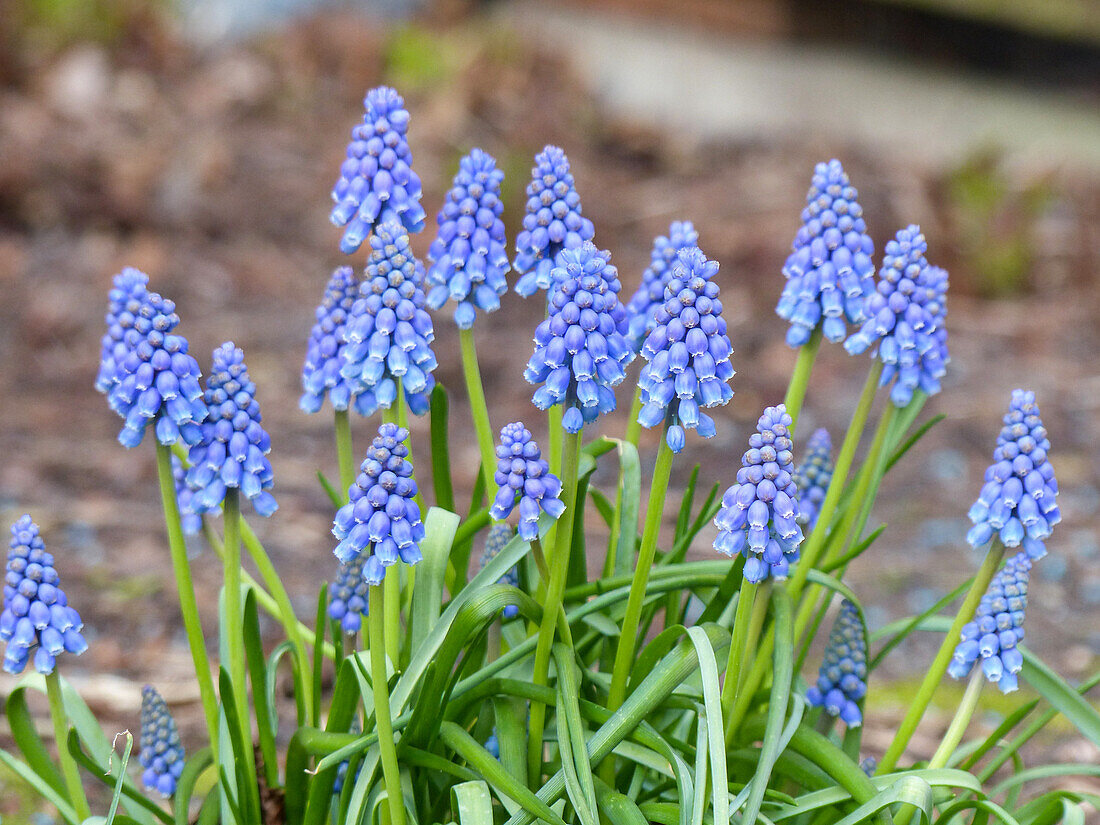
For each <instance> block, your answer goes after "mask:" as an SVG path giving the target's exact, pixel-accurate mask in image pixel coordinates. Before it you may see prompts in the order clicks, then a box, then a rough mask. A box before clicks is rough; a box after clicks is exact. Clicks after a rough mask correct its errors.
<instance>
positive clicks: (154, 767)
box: [138, 685, 185, 799]
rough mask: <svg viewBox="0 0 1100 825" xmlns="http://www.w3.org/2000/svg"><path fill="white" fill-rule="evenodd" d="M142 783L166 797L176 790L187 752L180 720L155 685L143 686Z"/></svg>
mask: <svg viewBox="0 0 1100 825" xmlns="http://www.w3.org/2000/svg"><path fill="white" fill-rule="evenodd" d="M139 746H140V747H141V753H140V754H139V755H138V761H139V762H140V763H141V767H142V768H144V771H143V772H142V774H141V783H142V784H143V785H144V786H145V787H146V789H148V790H150V791H156V792H157V793H159V794H160V795H161V796H163V797H165V798H166V799H167V798H168V797H170V796H172V794H174V793H175V792H176V785H177V784H178V783H179V779H180V775H181V774H182V773H183V765H184V762H185V755H184V752H183V744H182V743H181V742H180V735H179V731H178V730H177V729H176V720H175V719H173V718H172V714H171V713H170V712H169V710H168V705H167V703H166V702H165V701H164V699H163V698H162V697H161V695H160V694H159V693H157V689H156V688H154V687H153V686H152V685H146V686H145V687H143V688H142V689H141V741H140V743H139Z"/></svg>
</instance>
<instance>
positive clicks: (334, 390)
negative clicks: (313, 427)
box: [298, 266, 374, 415]
mask: <svg viewBox="0 0 1100 825" xmlns="http://www.w3.org/2000/svg"><path fill="white" fill-rule="evenodd" d="M358 297H359V281H358V280H357V279H356V277H355V274H354V273H353V272H352V269H351V267H350V266H341V267H339V268H338V269H336V270H335V271H334V272H333V273H332V277H331V278H330V279H329V282H328V285H327V286H326V287H325V297H324V298H322V299H321V304H320V306H318V307H317V321H316V323H314V325H313V329H312V330H311V331H310V333H309V343H308V344H307V345H306V361H305V365H304V366H303V367H302V397H301V398H300V399H299V401H298V406H299V407H300V408H301V409H302V411H303V412H307V413H315V412H319V411H320V409H321V406H322V405H323V404H324V403H325V396H326V395H327V396H328V399H329V401H331V402H332V408H333V409H334V410H347V409H349V408H351V407H352V405H353V404H354V406H355V409H356V411H357V412H359V413H360V414H362V415H370V414H371V413H372V412H374V410H372V409H369V407H368V404H367V403H365V401H366V400H365V399H362V398H361V397H360V396H359V395H357V394H356V386H357V385H356V383H355V381H353V380H350V379H348V378H345V377H344V376H343V375H342V374H341V373H340V370H341V368H342V367H343V366H344V347H345V346H346V343H345V341H344V328H345V327H346V326H347V323H348V318H349V316H350V315H351V307H352V305H353V304H354V303H355V300H356V298H358Z"/></svg>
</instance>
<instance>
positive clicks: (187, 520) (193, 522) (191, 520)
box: [172, 453, 221, 536]
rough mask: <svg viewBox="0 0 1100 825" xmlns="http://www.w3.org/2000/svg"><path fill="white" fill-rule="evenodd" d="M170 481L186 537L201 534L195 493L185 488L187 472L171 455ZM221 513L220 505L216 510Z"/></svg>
mask: <svg viewBox="0 0 1100 825" xmlns="http://www.w3.org/2000/svg"><path fill="white" fill-rule="evenodd" d="M172 481H173V482H174V483H175V485H176V503H177V504H178V506H179V511H180V526H181V527H182V528H183V533H184V535H186V536H195V535H198V534H199V533H200V532H202V516H201V515H200V513H199V511H198V510H196V509H195V491H194V490H192V489H191V488H190V487H188V486H187V470H185V469H184V468H183V464H182V463H181V462H180V460H179V459H178V458H177V457H176V455H175V454H174V453H173V454H172ZM216 509H217V511H218V512H220V511H221V505H218V507H217V508H216Z"/></svg>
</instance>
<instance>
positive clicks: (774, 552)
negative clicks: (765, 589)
mask: <svg viewBox="0 0 1100 825" xmlns="http://www.w3.org/2000/svg"><path fill="white" fill-rule="evenodd" d="M790 427H791V417H790V415H788V414H787V408H786V407H785V406H784V405H783V404H779V405H778V406H775V407H768V408H767V409H765V410H764V414H763V415H761V416H760V420H759V421H758V422H757V424H756V432H755V433H753V434H752V435H751V436H750V437H749V449H748V450H747V451H746V452H745V454H744V456H742V458H741V469H740V470H738V471H737V483H736V484H734V485H733V486H731V487H730V488H729V489H728V490H726V492H725V494H724V495H723V496H722V507H721V509H719V511H718V515H717V516H715V517H714V524H715V526H717V527H718V537H717V538H716V539H715V540H714V549H715V550H717V551H718V552H719V553H724V554H725V555H727V556H736V555H737V554H738V553H744V555H745V578H746V579H748V580H749V581H750V582H760V581H763V580H764V579H766V578H767V577H768V576H769V575H770V576H772V577H773V578H776V579H785V578H787V574H788V572H789V571H790V566H791V564H792V563H794V562H795V561H797V560H798V548H799V545H801V543H802V528H801V527H799V525H798V491H797V490H796V488H795V485H794V479H793V475H792V474H793V472H794V466H793V464H792V461H793V459H794V456H793V453H792V452H791V451H792V449H793V445H792V442H791V431H790Z"/></svg>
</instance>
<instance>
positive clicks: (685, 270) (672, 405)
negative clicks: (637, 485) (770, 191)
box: [638, 246, 733, 453]
mask: <svg viewBox="0 0 1100 825" xmlns="http://www.w3.org/2000/svg"><path fill="white" fill-rule="evenodd" d="M717 272H718V263H717V262H716V261H708V260H707V258H706V256H705V255H704V254H703V253H702V251H700V249H699V247H697V246H693V247H691V248H690V249H684V250H681V251H680V253H679V255H678V257H677V259H676V260H675V261H674V262H673V264H672V270H671V273H670V275H669V279H668V283H667V284H666V285H665V300H664V303H662V304H661V305H660V306H658V307H657V308H656V310H655V311H654V315H653V320H654V327H653V330H652V331H651V332H650V333H649V335H648V336H647V337H646V339H645V343H644V344H643V345H642V357H643V358H644V359H645V360H646V361H647V363H646V365H645V366H644V367H643V368H642V373H641V375H640V376H639V377H638V386H639V387H640V388H641V391H642V395H641V401H642V409H641V412H640V413H639V414H638V422H639V423H640V424H641V425H642V426H643V427H655V426H657V425H658V424H661V423H662V422H664V423H666V424H667V430H666V431H665V441H666V442H667V444H668V446H669V448H670V449H671V450H672V451H673V452H674V453H678V452H680V451H681V450H682V449H683V448H684V442H685V440H686V439H685V436H684V428H685V427H687V428H688V429H692V430H695V431H696V432H698V433H699V435H701V436H702V437H703V438H711V437H712V436H714V434H715V428H714V421H713V420H712V419H711V417H710V416H709V415H707V414H706V413H704V412H701V409H703V408H706V407H714V406H718V405H721V404H725V403H726V402H728V401H729V400H730V399H731V398H733V390H732V389H730V386H729V380H730V379H731V378H732V377H733V367H731V366H730V355H731V354H732V353H733V347H732V345H731V344H730V339H729V336H728V335H727V334H726V321H725V319H724V318H723V317H722V302H721V301H720V300H719V299H718V284H716V283H715V282H714V281H713V280H711V279H712V278H713V277H714V276H715V274H716V273H717Z"/></svg>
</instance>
